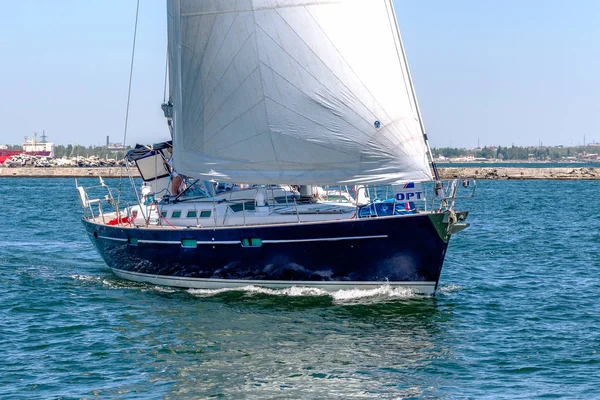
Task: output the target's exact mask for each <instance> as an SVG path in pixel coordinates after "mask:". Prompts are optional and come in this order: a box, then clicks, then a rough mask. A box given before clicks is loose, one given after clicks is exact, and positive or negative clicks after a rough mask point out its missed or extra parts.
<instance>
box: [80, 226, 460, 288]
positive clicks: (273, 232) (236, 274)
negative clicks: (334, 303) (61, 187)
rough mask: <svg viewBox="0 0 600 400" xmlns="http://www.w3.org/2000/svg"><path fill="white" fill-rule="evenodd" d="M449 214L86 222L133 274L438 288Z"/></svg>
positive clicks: (118, 267) (117, 265) (111, 257)
mask: <svg viewBox="0 0 600 400" xmlns="http://www.w3.org/2000/svg"><path fill="white" fill-rule="evenodd" d="M441 217H442V216H441V215H434V216H432V217H431V218H430V217H429V216H428V215H426V214H415V215H403V216H393V217H380V218H369V219H358V220H356V219H355V220H346V221H332V222H320V223H302V224H286V225H271V226H253V227H236V228H217V229H211V228H188V229H167V228H159V229H153V228H124V227H118V226H106V225H103V224H96V223H94V222H90V221H88V220H85V219H84V220H83V223H84V225H85V228H86V230H87V232H88V234H89V236H90V239H91V241H92V243H93V244H94V245H95V246H96V248H97V249H98V251H99V253H100V254H101V255H102V258H103V259H104V261H105V262H106V264H107V265H108V266H109V267H110V268H112V269H113V270H114V271H115V272H116V273H117V274H118V275H120V276H124V277H126V278H129V279H133V280H139V281H147V282H154V283H163V284H168V285H173V286H182V287H214V285H201V284H193V282H194V281H195V280H197V281H198V282H203V281H204V282H212V283H214V282H219V283H220V284H222V285H221V286H227V282H228V281H230V282H232V283H234V282H237V283H239V282H242V283H243V282H248V283H257V282H258V284H260V282H264V283H269V285H266V286H281V285H286V284H287V286H291V285H293V284H298V282H302V283H303V284H309V285H310V284H311V283H314V284H315V286H320V285H319V284H330V286H332V287H335V286H336V284H337V285H340V284H343V285H344V286H361V283H364V284H366V283H370V284H373V283H378V284H384V283H386V282H387V283H390V284H392V285H394V284H399V285H403V284H406V283H411V282H414V283H419V282H422V283H425V282H427V284H429V285H432V288H433V290H435V288H436V287H437V283H438V280H439V277H440V273H441V270H442V264H443V261H444V256H445V254H446V249H447V246H448V243H447V242H446V241H444V240H442V238H441V237H440V235H439V234H438V231H437V230H436V226H435V225H436V224H434V223H433V220H434V219H436V218H437V219H436V220H439V221H438V222H440V221H441ZM438 226H439V223H438ZM160 278H165V279H160ZM166 278H173V279H166ZM273 283H276V285H274V284H273ZM234 286H235V285H234ZM238 286H239V285H238ZM404 286H410V285H404ZM414 286H415V287H418V286H419V285H418V284H417V285H414Z"/></svg>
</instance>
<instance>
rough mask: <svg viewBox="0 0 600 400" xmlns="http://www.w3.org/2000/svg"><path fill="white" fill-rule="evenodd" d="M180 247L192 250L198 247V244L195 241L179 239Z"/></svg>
mask: <svg viewBox="0 0 600 400" xmlns="http://www.w3.org/2000/svg"><path fill="white" fill-rule="evenodd" d="M181 247H187V248H193V249H194V248H196V247H198V242H197V241H196V239H181Z"/></svg>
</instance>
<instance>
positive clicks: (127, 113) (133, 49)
mask: <svg viewBox="0 0 600 400" xmlns="http://www.w3.org/2000/svg"><path fill="white" fill-rule="evenodd" d="M139 12H140V0H137V6H136V9H135V24H134V28H133V47H132V49H131V65H130V67H129V88H128V89H127V107H126V111H125V129H124V132H123V161H124V162H127V161H126V160H125V144H126V143H127V124H128V122H129V103H130V100H131V82H132V80H133V60H134V58H135V39H136V38H137V26H138V15H139ZM122 183H123V167H122V166H121V168H120V169H119V191H118V194H117V213H118V212H119V209H120V203H121V187H122Z"/></svg>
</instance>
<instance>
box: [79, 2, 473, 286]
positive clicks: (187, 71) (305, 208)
mask: <svg viewBox="0 0 600 400" xmlns="http://www.w3.org/2000/svg"><path fill="white" fill-rule="evenodd" d="M167 18H168V43H169V89H170V90H169V100H168V101H167V102H165V104H163V105H162V108H163V111H164V113H165V117H166V118H167V122H168V125H169V127H170V130H171V134H172V142H171V141H169V142H164V143H158V144H153V145H138V146H136V148H135V149H133V150H132V151H130V152H129V153H128V155H127V158H128V160H129V161H130V164H131V165H132V167H131V171H135V170H137V171H139V173H140V176H141V180H142V187H141V189H140V191H139V192H138V191H137V190H136V201H135V204H131V205H129V204H126V205H123V204H120V201H118V200H117V201H115V199H114V197H113V196H112V192H111V190H110V188H109V187H108V186H107V185H106V184H105V183H104V181H102V180H101V183H100V185H99V187H96V188H83V187H81V186H79V185H77V188H78V191H79V198H80V201H81V205H82V207H83V210H84V216H83V224H84V226H85V229H86V231H87V233H88V235H89V237H90V239H91V241H92V243H93V244H94V246H95V247H96V248H97V250H98V252H99V253H100V255H101V256H102V258H103V259H104V261H105V262H106V263H107V265H108V266H109V267H110V268H111V269H112V271H113V272H114V273H115V274H116V275H118V276H120V277H122V278H124V279H129V280H133V281H140V282H148V283H152V284H159V285H168V286H176V287H185V288H222V287H242V286H248V285H259V286H265V287H273V288H280V287H290V286H309V287H318V288H322V289H325V290H339V289H350V288H359V289H360V288H374V287H378V286H381V285H390V286H392V287H405V288H408V289H411V290H415V291H417V292H420V293H425V294H432V293H434V292H435V290H436V289H437V286H438V282H439V277H440V273H441V270H442V264H443V261H444V257H445V254H446V249H447V247H448V242H449V240H450V237H451V235H452V234H454V233H456V232H459V231H461V230H462V229H464V228H466V227H467V226H468V224H467V223H466V222H464V221H465V219H466V217H467V212H466V211H458V210H455V209H454V204H455V200H456V198H459V197H461V196H462V195H461V193H463V192H465V191H466V193H467V195H466V196H464V197H469V196H472V194H473V193H474V190H475V189H474V188H475V185H474V184H472V185H471V184H470V183H469V182H468V181H462V182H458V181H454V182H442V181H440V180H439V177H438V174H437V170H436V167H435V164H434V162H433V158H432V155H431V151H430V148H429V144H428V141H427V136H426V134H425V129H424V125H423V121H422V119H421V115H420V112H419V108H418V104H417V99H416V96H415V92H414V88H413V85H412V82H411V78H410V73H409V70H408V65H407V61H406V57H405V53H404V49H403V46H402V41H401V38H400V33H399V30H398V27H397V22H396V15H395V11H394V7H393V4H392V1H391V0H369V1H363V0H340V1H329V0H310V1H308V0H277V1H270V0H246V1H239V0H238V1H234V0H214V1H211V0H204V1H195V0H169V1H167ZM170 146H172V147H173V154H170V153H169V152H168V151H167V149H168V148H169V147H170ZM169 160H171V161H172V167H173V168H174V170H176V171H177V173H178V174H180V175H183V176H185V177H187V179H186V183H187V185H186V186H185V187H184V188H182V191H181V192H179V190H175V191H174V190H172V188H171V184H170V183H171V179H172V178H171V176H172V171H171V165H170V164H169V162H168V161H169ZM133 165H134V166H135V167H133ZM425 182H432V183H431V184H427V183H425ZM132 185H133V186H134V188H135V182H134V180H133V178H132ZM427 187H429V188H430V189H431V190H429V192H428V191H427V190H426V188H427ZM465 188H466V189H465ZM98 189H101V190H107V193H108V194H106V195H105V197H104V198H102V197H98V198H92V197H94V196H91V193H92V192H93V191H94V190H98Z"/></svg>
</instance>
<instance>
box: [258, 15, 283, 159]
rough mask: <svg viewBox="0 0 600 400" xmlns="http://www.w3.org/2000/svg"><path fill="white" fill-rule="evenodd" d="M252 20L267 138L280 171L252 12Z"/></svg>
mask: <svg viewBox="0 0 600 400" xmlns="http://www.w3.org/2000/svg"><path fill="white" fill-rule="evenodd" d="M252 19H253V20H254V35H255V36H256V47H255V50H256V59H257V60H258V73H259V79H260V89H261V93H262V98H263V101H264V103H265V121H266V122H267V127H268V129H269V138H270V139H271V148H272V149H273V157H275V162H276V163H277V165H278V166H279V167H280V169H281V166H280V164H279V158H278V157H277V150H276V149H275V143H273V133H272V132H271V123H270V122H269V113H268V112H267V102H266V101H265V99H266V95H265V85H264V82H263V75H262V71H261V69H260V64H261V61H260V54H259V53H258V35H257V34H256V32H257V28H260V26H258V24H257V23H256V14H255V13H254V12H253V13H252ZM261 30H262V28H261ZM267 57H269V55H268V54H267Z"/></svg>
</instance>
